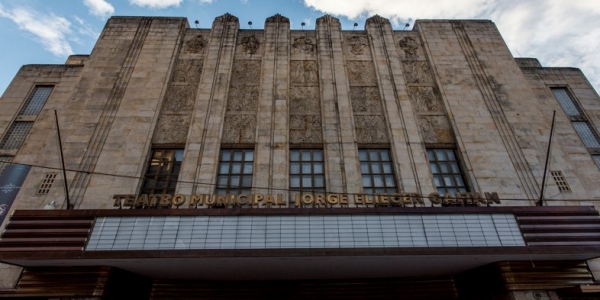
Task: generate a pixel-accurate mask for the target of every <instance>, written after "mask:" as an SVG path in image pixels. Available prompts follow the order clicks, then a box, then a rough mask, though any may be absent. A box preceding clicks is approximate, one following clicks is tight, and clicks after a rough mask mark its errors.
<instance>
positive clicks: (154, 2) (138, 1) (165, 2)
mask: <svg viewBox="0 0 600 300" xmlns="http://www.w3.org/2000/svg"><path fill="white" fill-rule="evenodd" d="M201 1H207V0H201ZM208 1H212V0H208ZM181 2H183V0H129V3H131V4H132V5H136V6H141V7H148V8H155V9H162V8H167V7H170V6H179V4H181Z"/></svg>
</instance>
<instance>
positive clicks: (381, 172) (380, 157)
mask: <svg viewBox="0 0 600 300" xmlns="http://www.w3.org/2000/svg"><path fill="white" fill-rule="evenodd" d="M358 158H359V160H360V173H361V175H362V180H363V191H364V192H365V193H367V194H393V193H397V192H398V188H397V186H396V177H395V176H394V168H393V167H392V160H391V159H390V151H389V150H388V149H359V150H358Z"/></svg>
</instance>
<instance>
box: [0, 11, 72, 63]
mask: <svg viewBox="0 0 600 300" xmlns="http://www.w3.org/2000/svg"><path fill="white" fill-rule="evenodd" d="M0 17H4V18H8V19H10V20H12V21H13V22H15V24H17V26H18V27H19V29H21V30H24V31H27V32H29V33H31V34H33V35H35V36H36V40H38V41H39V42H40V43H41V44H42V45H43V47H44V48H45V49H46V50H48V51H50V52H51V53H52V54H54V55H56V56H66V55H70V54H72V53H73V50H72V49H71V46H70V45H69V43H68V41H67V37H68V36H69V35H70V34H71V28H70V27H71V22H69V21H68V20H67V19H65V18H63V17H59V16H56V15H54V14H52V13H50V14H42V13H40V12H37V11H34V10H29V9H25V8H22V7H16V8H13V9H6V8H4V7H3V6H2V5H0Z"/></svg>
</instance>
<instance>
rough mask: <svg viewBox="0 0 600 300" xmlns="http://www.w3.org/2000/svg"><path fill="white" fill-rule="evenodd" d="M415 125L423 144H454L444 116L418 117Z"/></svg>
mask: <svg viewBox="0 0 600 300" xmlns="http://www.w3.org/2000/svg"><path fill="white" fill-rule="evenodd" d="M417 125H418V126H419V129H420V130H421V135H422V136H423V141H424V142H425V143H454V142H455V140H454V135H453V134H452V129H451V128H450V122H448V118H447V117H446V116H418V117H417Z"/></svg>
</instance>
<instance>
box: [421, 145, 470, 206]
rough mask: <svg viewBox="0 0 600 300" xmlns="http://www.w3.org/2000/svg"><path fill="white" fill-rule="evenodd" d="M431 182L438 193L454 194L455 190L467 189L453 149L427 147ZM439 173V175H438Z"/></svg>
mask: <svg viewBox="0 0 600 300" xmlns="http://www.w3.org/2000/svg"><path fill="white" fill-rule="evenodd" d="M427 153H428V154H431V153H434V154H435V156H433V155H428V157H429V166H430V167H431V173H432V175H433V182H434V184H435V186H436V187H437V189H438V191H439V192H440V193H442V192H444V193H445V192H448V193H450V194H452V196H454V193H455V192H456V191H459V190H460V191H467V190H468V189H467V187H466V185H465V181H464V178H463V174H462V171H461V169H460V164H459V163H458V160H457V157H456V153H455V152H454V150H453V149H427ZM438 174H440V175H438Z"/></svg>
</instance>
